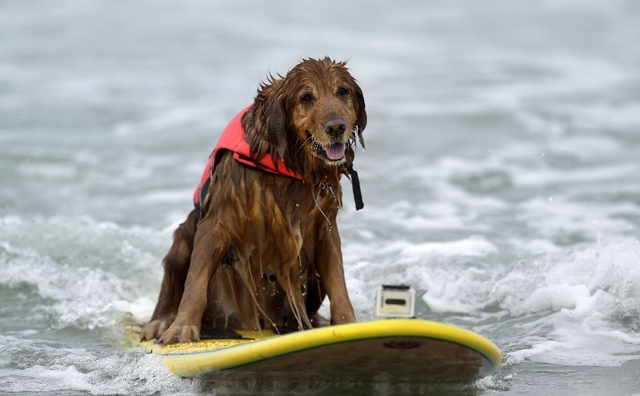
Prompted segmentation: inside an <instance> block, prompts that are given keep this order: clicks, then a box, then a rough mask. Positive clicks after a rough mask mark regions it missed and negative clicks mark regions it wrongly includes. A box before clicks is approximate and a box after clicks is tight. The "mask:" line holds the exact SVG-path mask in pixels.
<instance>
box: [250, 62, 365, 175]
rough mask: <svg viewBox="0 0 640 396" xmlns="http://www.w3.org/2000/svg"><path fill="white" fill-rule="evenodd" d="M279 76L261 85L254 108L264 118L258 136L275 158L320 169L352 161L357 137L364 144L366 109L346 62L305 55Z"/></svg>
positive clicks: (360, 92)
mask: <svg viewBox="0 0 640 396" xmlns="http://www.w3.org/2000/svg"><path fill="white" fill-rule="evenodd" d="M279 77H280V78H277V79H276V78H273V77H270V79H269V81H268V83H267V84H263V85H262V86H261V87H260V90H259V91H258V96H257V97H256V102H255V106H254V107H256V109H255V111H257V112H258V113H262V114H263V117H264V118H263V119H266V122H265V125H264V127H263V128H261V129H263V131H262V136H263V138H264V139H265V140H266V141H267V142H268V143H269V144H271V146H272V147H273V148H275V150H276V152H277V154H278V156H280V157H281V158H283V159H285V162H286V160H287V158H291V157H302V158H300V161H298V162H302V163H305V164H316V166H322V167H332V166H339V165H344V164H345V163H350V162H351V161H353V157H354V152H353V151H354V149H355V145H356V139H357V140H358V141H359V142H360V144H361V145H362V147H363V148H364V147H365V144H364V139H363V132H364V129H365V127H366V125H367V113H366V111H365V103H364V95H363V94H362V90H361V89H360V87H359V86H358V84H357V82H356V80H355V79H354V78H353V77H352V76H351V74H350V73H349V71H348V69H347V67H346V63H345V62H335V61H333V60H331V59H329V58H324V59H305V60H303V61H302V62H300V63H299V64H298V65H296V66H295V67H294V68H293V69H291V71H289V73H287V75H286V76H284V77H282V76H279ZM260 107H261V108H262V110H260Z"/></svg>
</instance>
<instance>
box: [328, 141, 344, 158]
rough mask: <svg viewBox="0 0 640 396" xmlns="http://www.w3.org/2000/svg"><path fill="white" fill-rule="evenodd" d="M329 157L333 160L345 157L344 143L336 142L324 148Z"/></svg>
mask: <svg viewBox="0 0 640 396" xmlns="http://www.w3.org/2000/svg"><path fill="white" fill-rule="evenodd" d="M324 152H325V153H327V157H328V158H329V159H331V160H339V159H341V158H342V157H344V144H342V143H336V144H332V145H331V146H327V147H325V148H324Z"/></svg>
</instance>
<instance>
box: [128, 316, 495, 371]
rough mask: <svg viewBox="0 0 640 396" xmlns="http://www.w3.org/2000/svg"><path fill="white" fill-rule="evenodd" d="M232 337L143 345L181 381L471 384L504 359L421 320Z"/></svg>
mask: <svg viewBox="0 0 640 396" xmlns="http://www.w3.org/2000/svg"><path fill="white" fill-rule="evenodd" d="M228 334H229V332H227V333H226V334H225V335H222V337H229V335H228ZM232 334H234V335H236V336H237V337H236V338H214V339H203V340H201V341H199V342H195V343H185V344H175V345H166V346H163V345H158V344H156V343H154V342H153V341H144V342H139V343H138V345H139V346H141V347H142V348H144V349H145V350H146V351H147V352H151V353H155V354H158V355H160V356H161V357H162V360H163V362H164V364H165V365H166V366H167V367H168V368H169V370H171V371H172V372H173V373H174V374H176V375H177V376H180V377H202V378H213V379H225V380H227V379H230V380H248V379H250V380H251V381H261V380H274V379H275V380H277V379H279V378H291V377H292V376H295V378H296V379H297V380H299V381H304V380H305V379H309V380H314V381H323V380H324V381H328V382H331V381H336V382H359V383H363V382H395V383H398V382H403V383H451V382H470V381H473V380H476V379H479V378H482V377H485V376H487V375H489V374H491V373H492V372H493V371H495V370H496V369H497V368H498V367H499V366H500V364H501V362H502V355H501V352H500V350H499V349H498V347H497V346H496V345H495V344H494V343H493V342H491V341H489V340H488V339H487V338H485V337H483V336H481V335H480V334H477V333H475V332H473V331H470V330H466V329H463V328H461V327H457V326H453V325H449V324H445V323H439V322H432V321H427V320H419V319H386V320H374V321H369V322H359V323H351V324H345V325H335V326H328V327H321V328H317V329H311V330H304V331H299V332H295V333H289V334H286V335H277V334H274V333H273V332H271V331H265V330H263V331H262V332H257V331H236V332H232Z"/></svg>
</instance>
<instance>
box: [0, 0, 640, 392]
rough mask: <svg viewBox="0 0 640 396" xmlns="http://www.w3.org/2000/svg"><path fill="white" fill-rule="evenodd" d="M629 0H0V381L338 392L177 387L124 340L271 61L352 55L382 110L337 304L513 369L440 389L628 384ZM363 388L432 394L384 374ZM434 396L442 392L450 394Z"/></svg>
mask: <svg viewBox="0 0 640 396" xmlns="http://www.w3.org/2000/svg"><path fill="white" fill-rule="evenodd" d="M639 20H640V3H639V2H637V1H634V0H608V1H599V0H568V1H562V2H559V1H554V0H540V1H536V2H516V1H509V0H488V1H483V2H478V1H474V0H448V1H445V0H428V1H421V0H414V1H401V2H390V1H388V2H383V1H379V2H373V1H352V2H347V1H336V0H325V1H322V2H313V3H311V2H298V1H291V0H286V1H279V2H269V3H265V2H261V1H256V0H238V1H205V0H186V1H180V2H178V1H169V0H153V1H151V0H138V1H128V2H125V1H104V0H65V1H57V2H53V1H44V0H30V1H19V0H4V1H1V2H0V170H1V172H0V350H1V351H2V353H0V394H10V395H39V394H42V395H45V394H46V395H116V394H122V395H170V394H185V395H191V394H216V395H218V394H219V395H230V394H245V395H251V394H258V395H261V394H285V393H286V392H296V393H297V394H341V392H347V390H345V389H342V390H340V389H338V390H336V389H333V390H332V389H330V386H324V387H323V386H319V385H317V384H316V385H314V386H305V385H304V384H302V385H296V386H295V387H294V388H293V389H290V388H289V387H288V386H289V385H288V384H271V387H267V388H260V387H258V386H257V385H256V384H218V383H210V382H209V383H204V382H201V381H198V380H184V379H178V378H176V377H173V376H172V375H171V374H170V373H169V372H168V371H167V370H166V369H165V368H164V366H163V365H162V363H161V362H160V361H159V360H157V359H156V358H155V357H154V356H150V355H146V354H144V353H141V352H139V351H132V350H130V349H127V348H124V347H123V346H122V342H123V340H124V333H123V330H122V329H123V325H122V321H123V320H126V319H127V318H131V317H132V318H133V319H137V320H143V319H144V318H145V317H148V316H149V315H150V314H151V311H152V310H153V307H154V304H155V299H156V297H157V293H158V290H159V285H160V280H161V277H162V270H161V265H160V262H161V259H162V256H163V255H164V253H165V252H166V251H167V249H168V247H169V245H170V243H171V234H172V231H173V229H174V228H175V226H176V225H177V224H178V223H179V222H181V221H182V220H183V219H184V218H185V216H186V214H187V213H188V211H189V210H190V209H191V205H192V204H191V192H192V190H193V188H194V186H195V184H197V182H198V180H199V177H200V172H201V170H202V167H203V166H204V162H205V161H206V159H207V157H208V155H209V153H210V151H211V149H212V148H213V145H214V144H215V142H216V140H217V138H218V136H219V134H220V132H221V130H222V128H223V127H224V126H225V125H226V123H227V122H228V121H229V119H230V118H231V117H232V116H233V115H234V114H236V112H237V111H239V110H240V109H241V108H243V107H244V106H246V105H247V104H248V103H249V102H250V101H251V100H252V99H253V96H254V95H255V92H256V88H257V86H258V84H259V83H260V82H261V81H264V80H265V78H266V76H267V75H268V73H281V74H284V73H286V72H287V70H289V69H290V68H291V67H293V66H294V65H295V64H296V63H297V62H298V61H299V60H300V59H301V58H306V57H323V56H325V55H328V56H330V57H332V58H335V59H337V60H348V61H349V67H350V69H351V71H352V73H353V75H354V76H355V77H356V78H357V79H358V81H359V82H360V85H361V87H362V88H363V90H364V93H365V98H366V102H367V110H368V113H369V124H368V127H367V129H366V131H365V138H366V140H367V148H368V150H367V151H366V152H362V151H359V152H358V157H357V159H356V169H357V170H358V171H359V173H360V177H361V182H362V188H363V194H364V199H365V205H366V206H365V209H364V210H362V211H358V212H356V211H355V210H354V208H353V205H352V202H353V201H352V199H351V195H350V194H351V193H350V187H349V186H345V191H346V192H345V200H344V201H345V204H346V205H345V208H344V211H343V212H342V214H341V215H340V224H339V226H340V228H341V233H342V239H343V250H344V253H345V266H346V274H347V279H348V287H349V292H350V295H351V297H352V300H353V302H354V305H355V308H356V310H357V315H358V318H359V319H360V320H367V319H372V318H373V313H372V311H373V305H374V303H373V302H374V294H375V288H376V287H377V286H378V285H379V284H381V283H383V282H384V283H393V282H396V283H411V284H413V285H414V286H415V287H416V288H417V289H418V293H419V296H420V301H419V307H418V311H419V316H421V317H423V318H428V319H433V320H439V321H445V322H449V323H453V324H457V325H460V326H464V327H466V328H470V329H472V330H474V331H477V332H480V333H481V334H483V335H485V336H486V337H488V338H490V339H492V340H493V341H494V342H495V343H496V344H497V345H498V346H499V347H500V348H501V349H502V350H503V352H504V356H505V362H504V364H503V366H502V367H501V368H500V370H499V371H498V372H497V373H496V374H494V375H492V376H491V377H488V378H486V379H484V380H481V381H479V382H478V383H476V384H474V385H473V386H472V387H469V388H466V389H463V390H449V391H440V393H438V394H447V392H449V393H448V394H459V393H460V392H461V393H462V394H473V395H502V394H509V395H545V396H546V395H582V396H584V395H634V394H635V395H637V394H640V242H639V239H638V238H639V232H638V227H640V176H639V175H640V74H639V70H640V45H639V43H640V23H638V21H639ZM348 392H350V393H351V394H380V395H388V394H402V393H407V392H409V393H410V392H414V393H422V394H424V393H428V390H425V389H418V390H415V389H414V390H407V389H405V388H402V387H399V386H394V384H384V385H380V386H377V387H374V388H372V389H356V388H354V389H350V390H348ZM443 392H444V393H443Z"/></svg>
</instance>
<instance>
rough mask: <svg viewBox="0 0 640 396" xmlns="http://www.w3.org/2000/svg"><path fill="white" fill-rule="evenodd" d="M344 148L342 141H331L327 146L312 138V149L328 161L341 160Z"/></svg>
mask: <svg viewBox="0 0 640 396" xmlns="http://www.w3.org/2000/svg"><path fill="white" fill-rule="evenodd" d="M312 140H313V139H312ZM346 148H347V147H346V145H345V144H344V143H333V144H331V145H328V146H323V145H321V144H320V143H318V142H316V141H315V140H313V150H314V151H315V152H316V154H318V155H319V156H320V157H322V158H324V159H325V160H327V161H329V162H341V161H343V160H344V155H345V151H346Z"/></svg>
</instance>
